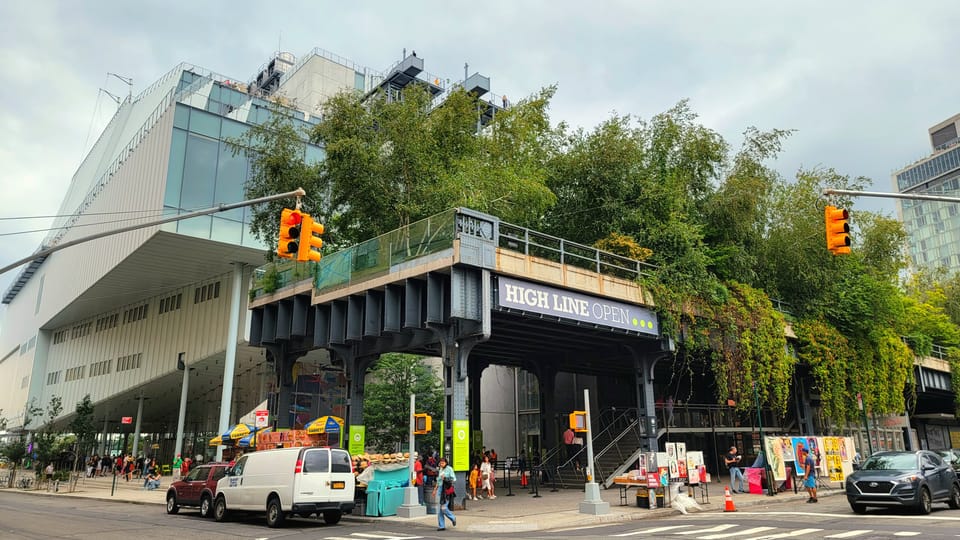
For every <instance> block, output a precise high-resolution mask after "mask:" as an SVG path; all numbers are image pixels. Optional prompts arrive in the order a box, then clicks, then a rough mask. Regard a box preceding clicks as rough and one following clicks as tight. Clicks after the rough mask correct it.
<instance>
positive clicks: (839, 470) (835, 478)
mask: <svg viewBox="0 0 960 540" xmlns="http://www.w3.org/2000/svg"><path fill="white" fill-rule="evenodd" d="M826 463H827V475H829V477H830V481H831V482H843V479H844V476H843V461H841V459H840V455H839V454H833V455H830V454H828V455H827V459H826Z"/></svg>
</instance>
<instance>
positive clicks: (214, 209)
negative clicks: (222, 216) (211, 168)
mask: <svg viewBox="0 0 960 540" xmlns="http://www.w3.org/2000/svg"><path fill="white" fill-rule="evenodd" d="M306 194H307V193H306V192H305V191H304V190H303V188H297V189H295V190H293V191H289V192H287V193H281V194H279V195H269V196H267V197H260V198H258V199H251V200H249V201H240V202H238V203H231V204H221V205H219V206H215V207H212V208H207V209H206V210H197V211H196V212H187V213H186V214H179V215H176V216H171V217H168V218H164V219H158V220H156V221H148V222H146V223H139V224H137V225H130V226H128V227H120V228H119V229H113V230H111V231H104V232H102V233H97V234H91V235H90V236H84V237H81V238H77V239H76V240H70V241H69V242H64V243H62V244H57V245H55V246H51V247H47V248H43V249H41V250H39V251H37V252H36V253H34V254H33V255H30V256H28V257H24V258H22V259H20V260H18V261H16V262H13V263H11V264H8V265H7V266H4V267H3V268H0V274H3V273H5V272H7V271H8V270H13V269H14V268H16V267H18V266H20V265H21V264H23V263H26V262H30V261H32V260H34V259H39V258H41V257H46V256H47V255H50V254H51V253H53V252H56V251H60V250H61V249H66V248H68V247H70V246H75V245H77V244H82V243H84V242H89V241H91V240H98V239H100V238H104V237H106V236H113V235H115V234H121V233H125V232H130V231H135V230H137V229H145V228H147V227H153V226H156V225H163V224H164V223H170V222H172V221H180V220H181V219H190V218H193V217H197V216H206V215H208V214H216V213H217V212H226V211H227V210H233V209H234V208H243V207H244V206H250V205H254V204H260V203H264V202H269V201H275V200H277V199H287V198H290V197H303V196H305V195H306Z"/></svg>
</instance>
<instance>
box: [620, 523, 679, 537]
mask: <svg viewBox="0 0 960 540" xmlns="http://www.w3.org/2000/svg"><path fill="white" fill-rule="evenodd" d="M687 527H693V525H671V526H669V527H654V528H652V529H642V530H639V531H630V532H628V533H622V534H615V535H613V536H637V535H638V534H651V533H658V532H664V531H672V530H674V529H685V528H687Z"/></svg>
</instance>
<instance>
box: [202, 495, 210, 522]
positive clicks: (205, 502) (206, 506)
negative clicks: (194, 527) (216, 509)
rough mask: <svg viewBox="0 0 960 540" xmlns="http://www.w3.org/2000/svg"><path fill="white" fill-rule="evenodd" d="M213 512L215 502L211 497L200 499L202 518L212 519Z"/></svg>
mask: <svg viewBox="0 0 960 540" xmlns="http://www.w3.org/2000/svg"><path fill="white" fill-rule="evenodd" d="M211 510H213V501H211V500H210V496H209V495H204V496H203V498H201V499H200V517H202V518H208V517H210V511H211Z"/></svg>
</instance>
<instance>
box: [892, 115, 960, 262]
mask: <svg viewBox="0 0 960 540" xmlns="http://www.w3.org/2000/svg"><path fill="white" fill-rule="evenodd" d="M958 133H960V114H958V115H956V116H953V117H951V118H949V119H947V120H944V121H943V122H940V123H939V124H937V125H935V126H933V127H931V128H930V130H929V135H930V145H931V147H932V148H933V153H932V154H931V155H930V156H928V157H926V158H923V159H921V160H919V161H917V162H916V163H913V164H911V165H909V166H907V167H905V168H903V169H901V170H899V171H896V172H894V173H893V187H894V189H895V190H896V191H897V192H899V193H914V194H925V195H948V196H957V194H958V193H960V189H958V188H960V136H958ZM897 211H898V213H899V215H900V219H901V220H902V221H903V225H904V228H905V229H906V231H907V235H908V250H909V254H910V261H911V264H912V265H913V267H914V268H923V267H931V268H937V267H944V268H946V269H948V270H950V271H954V270H956V269H958V268H960V215H958V214H960V205H957V204H956V203H948V202H936V201H918V200H909V199H898V200H897Z"/></svg>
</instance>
